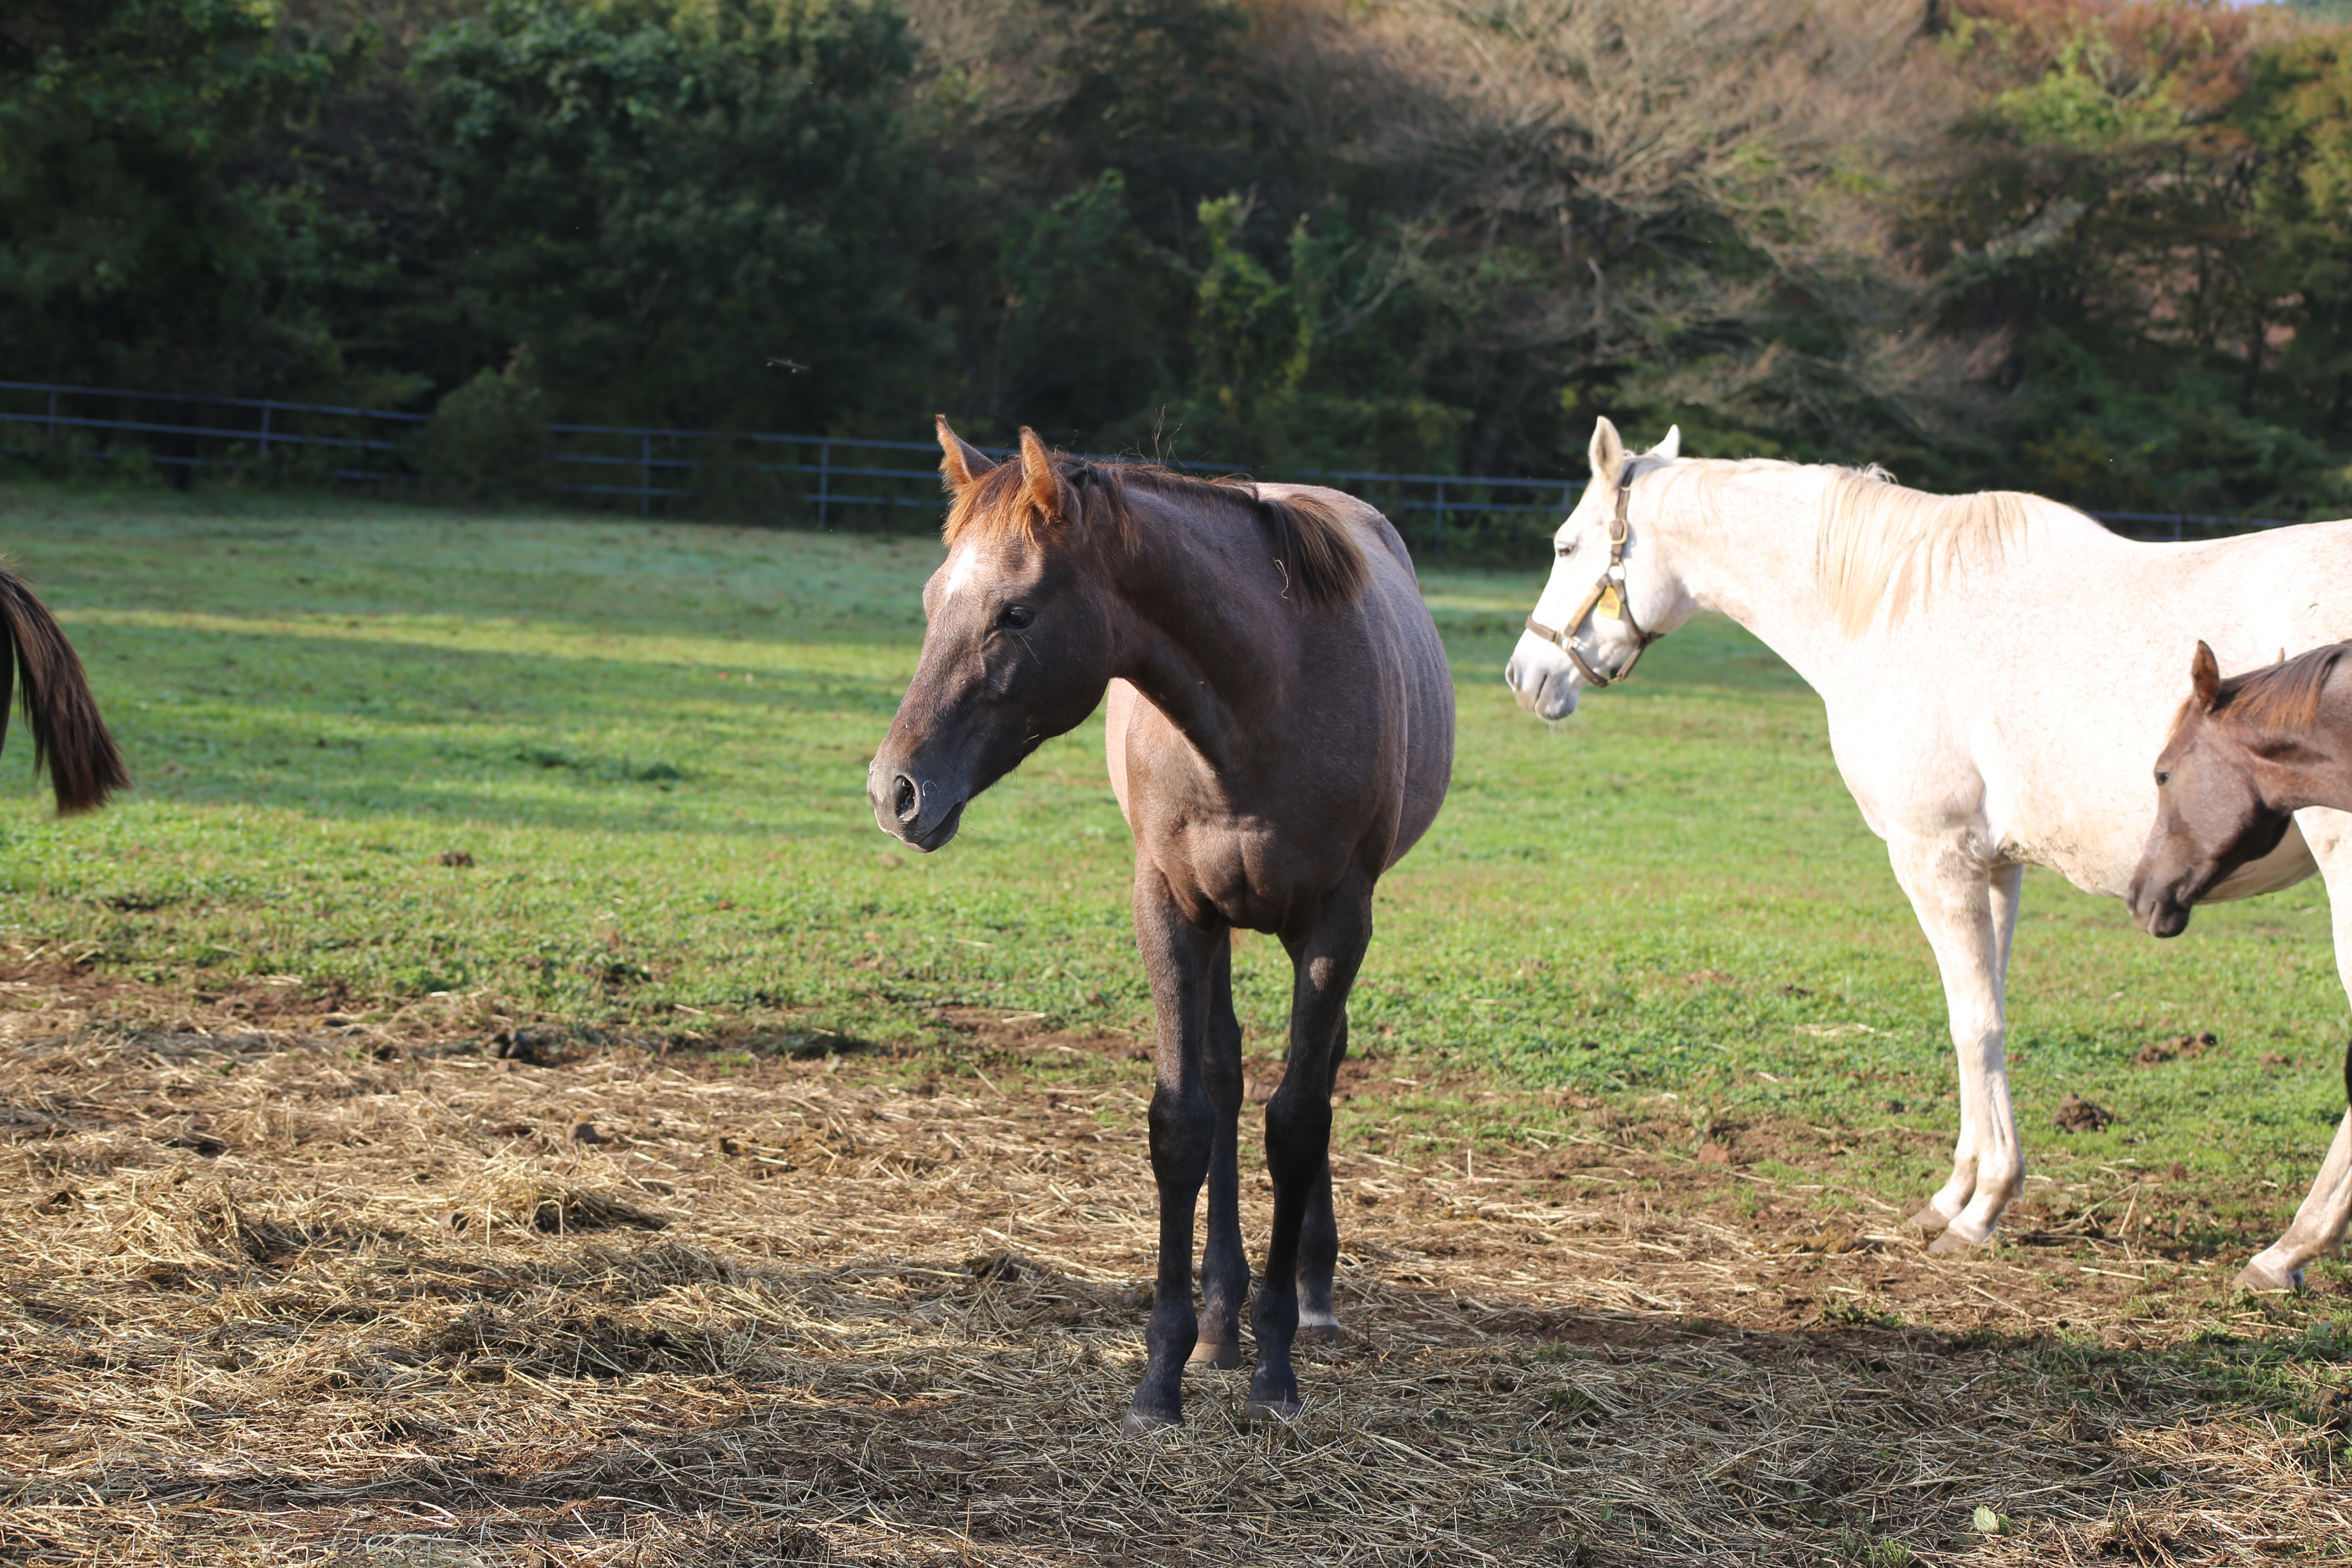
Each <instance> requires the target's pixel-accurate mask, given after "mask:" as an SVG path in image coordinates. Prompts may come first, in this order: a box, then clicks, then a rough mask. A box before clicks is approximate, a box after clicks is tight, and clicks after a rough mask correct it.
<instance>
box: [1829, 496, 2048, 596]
mask: <svg viewBox="0 0 2352 1568" xmlns="http://www.w3.org/2000/svg"><path fill="white" fill-rule="evenodd" d="M2036 499H2037V498H2036V497H2033V496H2030V495H2025V494H2023V493H2021V492H2020V491H2017V490H1983V491H1979V492H1978V493H1977V494H1975V495H1964V496H1935V495H1929V494H1927V492H1926V491H1924V490H1914V489H1904V488H1903V487H1902V486H1901V485H1898V484H1896V483H1895V481H1894V480H1893V479H1889V478H1888V477H1887V476H1886V474H1885V470H1883V469H1880V468H1832V469H1831V470H1830V478H1829V484H1828V486H1827V488H1826V489H1823V490H1822V527H1821V534H1820V542H1819V543H1818V545H1817V546H1816V549H1815V554H1814V557H1813V571H1814V574H1815V576H1816V579H1817V581H1818V582H1819V583H1820V584H1821V589H1822V596H1823V597H1825V598H1826V599H1827V600H1828V601H1829V605H1830V613H1831V614H1832V616H1835V617H1836V618H1837V623H1838V629H1839V630H1841V631H1843V633H1845V635H1846V636H1848V637H1859V636H1861V635H1862V634H1863V633H1864V631H1867V630H1868V629H1869V627H1870V623H1871V621H1872V620H1873V619H1874V618H1875V617H1876V616H1877V614H1878V608H1879V606H1880V605H1885V606H1886V618H1887V622H1888V624H1889V625H1890V626H1891V625H1894V624H1895V623H1898V622H1900V621H1901V620H1902V619H1903V617H1904V616H1905V615H1906V614H1907V613H1909V611H1910V610H1911V608H1912V606H1913V605H1921V604H1925V603H1927V601H1928V600H1930V599H1932V598H1934V597H1935V595H1936V594H1937V591H1938V590H1939V589H1941V588H1943V587H1944V586H1946V585H1947V584H1949V583H1950V581H1951V580H1952V579H1953V578H1954V577H1956V576H1960V575H1963V574H1973V573H1977V572H1983V571H1988V570H1990V569H1991V568H1994V567H1997V566H1999V565H2000V563H2002V561H2003V560H2004V559H2006V558H2007V556H2008V554H2009V552H2011V550H2015V549H2022V548H2023V547H2024V545H2025V542H2026V535H2027V531H2028V529H2029V527H2030V526H2031V524H2032V520H2033V512H2032V509H2031V508H2030V507H2029V506H2028V504H2027V503H2029V502H2031V501H2032V500H2036Z"/></svg>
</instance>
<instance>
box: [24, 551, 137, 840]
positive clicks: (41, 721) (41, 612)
mask: <svg viewBox="0 0 2352 1568" xmlns="http://www.w3.org/2000/svg"><path fill="white" fill-rule="evenodd" d="M0 623H5V626H6V627H7V633H8V645H9V646H8V652H7V654H6V655H0V742H5V741H6V739H7V736H8V699H9V697H10V695H11V691H10V689H11V687H14V688H15V692H14V695H15V696H16V700H17V701H18V704H19V705H20V706H21V707H22V708H23V710H24V713H25V722H26V724H27V725H28V726H30V727H31V729H32V731H33V771H34V772H36V773H38V772H39V771H40V770H41V769H42V768H44V767H47V769H48V771H49V789H50V791H51V793H52V794H54V795H56V796H57V802H58V815H60V816H71V815H72V814H73V813H75V812H78V811H89V810H90V809H91V808H92V807H95V806H100V805H105V804H106V797H107V796H108V795H111V794H113V793H114V792H115V791H116V790H119V789H121V788H123V787H124V786H125V785H127V784H130V782H131V780H130V778H129V776H128V775H127V774H125V773H123V771H122V753H121V752H118V751H116V750H115V749H114V737H113V736H111V735H110V734H108V733H107V732H106V721H104V720H102V719H100V717H99V716H98V704H97V703H96V702H95V701H93V700H91V698H90V695H89V680H88V679H86V678H85V677H84V676H83V674H82V668H81V660H80V659H79V658H78V657H76V655H75V653H74V650H73V645H72V644H71V643H68V641H66V634H65V632H64V630H63V629H62V628H61V627H59V626H58V622H57V617H56V616H52V615H50V614H49V609H48V606H47V605H44V604H42V603H41V601H40V600H38V599H37V598H35V597H34V596H33V591H32V589H30V588H28V587H26V585H25V580H24V579H23V578H21V577H19V576H17V575H16V574H15V573H13V572H8V571H5V570H0Z"/></svg>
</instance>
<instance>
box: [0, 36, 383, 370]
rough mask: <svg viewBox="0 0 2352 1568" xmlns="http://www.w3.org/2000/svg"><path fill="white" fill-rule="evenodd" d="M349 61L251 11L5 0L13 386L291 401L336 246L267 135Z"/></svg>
mask: <svg viewBox="0 0 2352 1568" xmlns="http://www.w3.org/2000/svg"><path fill="white" fill-rule="evenodd" d="M356 58H358V57H357V56H356V55H353V54H351V53H348V52H347V53H342V54H338V53H336V52H332V51H330V50H328V49H327V48H325V47H323V46H321V45H320V44H319V43H318V42H317V41H316V40H315V39H313V38H310V37H307V36H303V35H299V34H297V33H294V32H291V31H289V30H288V29H285V28H282V27H280V26H278V24H277V20H276V16H275V13H274V11H273V9H272V8H271V6H270V5H268V4H267V3H266V0H19V3H18V4H15V5H10V6H9V7H8V8H7V11H6V13H5V18H0V342H6V343H7V344H8V347H9V359H10V363H11V367H12V370H13V371H14V372H15V373H16V374H19V375H24V376H37V377H44V378H57V379H62V380H72V381H92V382H100V383H111V384H124V383H129V384H133V385H154V386H163V387H173V388H181V389H191V390H231V389H234V390H237V391H243V392H269V391H288V390H295V389H306V388H310V387H315V386H317V385H319V384H321V383H322V382H324V381H328V380H331V379H332V378H333V377H334V376H335V375H336V374H338V373H339V356H338V347H337V341H336V334H335V331H334V325H333V323H332V322H331V321H330V320H329V319H328V316H327V314H326V309H325V299H326V295H327V293H328V291H329V287H330V283H331V279H332V278H333V277H335V276H336V275H337V274H338V273H341V272H347V271H350V270H352V269H354V268H364V267H365V266H366V265H367V262H366V261H365V260H364V258H360V257H358V256H357V255H355V254H354V251H353V249H352V239H353V236H352V234H351V233H350V232H349V231H348V230H346V229H345V228H343V227H342V226H338V225H336V224H334V223H333V222H332V221H331V220H329V219H327V218H326V217H324V216H322V214H321V211H320V207H319V205H318V204H317V202H316V200H315V195H314V193H313V192H312V191H311V190H310V189H309V188H308V187H307V186H306V184H304V183H303V181H302V180H301V178H300V177H299V174H289V173H288V172H285V171H282V170H274V169H271V168H268V167H266V166H264V164H263V163H262V162H261V160H260V159H259V157H258V153H259V152H260V150H261V148H262V147H263V144H264V142H265V141H266V139H267V138H268V137H269V136H270V135H272V134H273V133H275V132H277V131H278V129H280V128H281V127H283V126H285V125H286V124H288V123H289V122H290V121H298V120H299V119H300V118H301V117H303V116H306V115H308V114H310V112H312V110H314V109H315V107H316V106H317V104H318V103H319V101H320V99H321V98H322V97H323V96H324V95H326V94H327V93H329V92H330V91H331V89H333V88H334V86H335V84H336V83H337V81H338V79H340V77H341V76H342V75H343V74H345V73H346V72H347V70H348V68H350V67H351V66H352V64H353V63H354V61H355V60H356Z"/></svg>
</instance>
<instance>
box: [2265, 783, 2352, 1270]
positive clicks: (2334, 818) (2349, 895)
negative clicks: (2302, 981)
mask: <svg viewBox="0 0 2352 1568" xmlns="http://www.w3.org/2000/svg"><path fill="white" fill-rule="evenodd" d="M2295 825H2296V826H2299V827H2301V828H2302V829H2303V840H2304V842H2305V844H2308V845H2309V846H2311V854H2312V858H2314V859H2315V860H2317V861H2318V862H2319V869H2320V873H2321V875H2323V876H2325V877H2326V879H2327V904H2328V914H2329V917H2330V919H2331V921H2332V922H2333V924H2334V926H2335V929H2336V973H2337V975H2338V976H2339V977H2340V978H2341V979H2342V980H2343V982H2344V987H2345V990H2346V991H2347V993H2352V816H2347V814H2345V813H2343V812H2340V811H2320V810H2312V811H2300V812H2297V813H2295ZM2347 1077H2352V1066H2347ZM2346 1089H2347V1093H2352V1083H2347V1085H2346ZM2347 1222H2352V1111H2347V1112H2346V1114H2345V1117H2344V1120H2343V1121H2341V1122H2340V1123H2338V1124H2337V1126H2336V1142H2333V1143H2331V1144H2329V1145H2328V1146H2327V1158H2326V1160H2324V1161H2322V1162H2321V1163H2320V1167H2319V1175H2318V1178H2317V1179H2316V1180H2315V1181H2314V1182H2313V1183H2312V1184H2311V1192H2310V1194H2308V1195H2307V1196H2305V1198H2304V1200H2303V1206H2302V1207H2300V1208H2298V1209H2296V1210H2295V1211H2294V1220H2293V1221H2292V1222H2291V1223H2290V1224H2289V1225H2288V1226H2287V1227H2286V1234H2285V1235H2284V1236H2282V1237H2279V1238H2278V1239H2277V1240H2276V1241H2274V1242H2273V1243H2271V1244H2270V1246H2268V1247H2264V1248H2263V1250H2262V1251H2261V1252H2259V1253H2257V1254H2255V1256H2254V1258H2253V1259H2252V1261H2251V1262H2249V1263H2248V1264H2247V1265H2246V1267H2245V1268H2243V1269H2242V1270H2241V1271H2240V1272H2239V1274H2238V1279H2237V1284H2238V1286H2239V1288H2240V1289H2246V1290H2288V1289H2294V1288H2295V1287H2297V1286H2299V1285H2301V1284H2302V1283H2303V1268H2304V1265H2305V1264H2306V1263H2309V1262H2310V1261H2311V1260H2312V1259H2313V1258H2318V1257H2321V1256H2323V1255H2325V1254H2326V1253H2330V1252H2333V1251H2335V1250H2336V1248H2338V1247H2342V1246H2343V1245H2344V1232H2345V1227H2346V1226H2347Z"/></svg>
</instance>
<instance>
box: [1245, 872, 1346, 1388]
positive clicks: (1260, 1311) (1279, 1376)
mask: <svg viewBox="0 0 2352 1568" xmlns="http://www.w3.org/2000/svg"><path fill="white" fill-rule="evenodd" d="M1371 935H1372V907H1371V889H1370V887H1369V886H1367V885H1360V884H1356V883H1349V884H1347V885H1345V886H1342V887H1340V888H1339V889H1337V890H1335V891H1334V892H1333V893H1332V894H1331V895H1330V896H1329V897H1328V898H1327V899H1325V900H1324V901H1323V907H1322V908H1321V909H1320V910H1318V911H1317V912H1316V918H1315V922H1314V924H1313V925H1312V926H1311V927H1310V928H1309V929H1308V930H1307V931H1305V932H1304V933H1302V934H1300V935H1297V936H1293V935H1290V934H1289V933H1285V935H1284V939H1283V941H1284V945H1285V946H1286V947H1288V948H1289V949H1290V962H1291V963H1292V966H1293V968H1294V969H1295V971H1296V974H1295V977H1294V979H1293V982H1292V986H1291V999H1290V1058H1289V1061H1288V1063H1287V1064H1286V1066H1285V1068H1284V1069H1283V1074H1282V1087H1281V1088H1279V1089H1276V1090H1275V1091H1274V1098H1273V1099H1272V1100H1269V1101H1267V1102H1266V1107H1265V1163H1266V1171H1267V1173H1268V1174H1270V1175H1271V1176H1272V1177H1273V1178H1274V1228H1273V1232H1272V1234H1271V1236H1270V1237H1269V1238H1268V1240H1267V1243H1266V1249H1265V1274H1264V1275H1262V1276H1261V1277H1260V1278H1259V1280H1258V1288H1257V1300H1256V1301H1255V1302H1254V1303H1253V1304H1252V1306H1251V1310H1250V1322H1251V1326H1252V1327H1253V1328H1254V1329H1255V1331H1256V1337H1257V1372H1256V1373H1255V1375H1254V1376H1253V1377H1252V1378H1251V1379H1250V1394H1249V1404H1248V1405H1247V1407H1246V1408H1247V1412H1248V1414H1249V1415H1253V1416H1262V1415H1285V1416H1286V1415H1295V1414H1297V1410H1298V1378H1297V1374H1296V1373H1293V1372H1292V1371H1291V1366H1290V1346H1291V1341H1292V1340H1293V1339H1294V1338H1295V1337H1296V1336H1297V1332H1298V1269H1299V1264H1300V1255H1299V1240H1300V1236H1301V1233H1302V1232H1303V1230H1304V1229H1305V1226H1306V1220H1307V1208H1308V1205H1309V1203H1310V1202H1311V1201H1312V1200H1313V1198H1314V1195H1315V1194H1316V1192H1317V1191H1318V1187H1324V1188H1325V1189H1326V1190H1328V1177H1329V1173H1330V1154H1331V1076H1332V1068H1331V1058H1332V1052H1333V1049H1334V1047H1336V1046H1337V1044H1338V1041H1339V1028H1340V1025H1341V1022H1342V1020H1343V1019H1344V1018H1345V1017H1346V1016H1347V1007H1348V990H1349V987H1350V986H1351V985H1353V984H1355V981H1356V971H1357V969H1358V968H1359V967H1360V965H1361V964H1362V963H1363V961H1364V948H1365V946H1366V945H1367V944H1368V943H1369V942H1370V941H1371Z"/></svg>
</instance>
